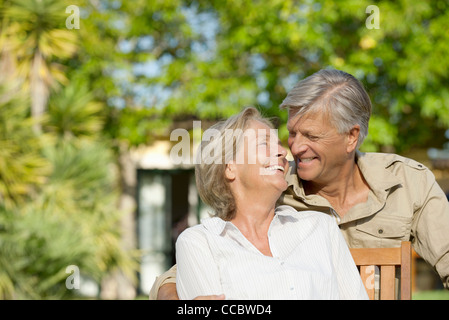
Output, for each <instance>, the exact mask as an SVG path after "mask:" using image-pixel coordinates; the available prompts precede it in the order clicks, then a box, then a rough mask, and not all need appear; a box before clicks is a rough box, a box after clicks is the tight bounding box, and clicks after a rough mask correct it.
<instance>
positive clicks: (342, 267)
mask: <svg viewBox="0 0 449 320" xmlns="http://www.w3.org/2000/svg"><path fill="white" fill-rule="evenodd" d="M328 221H329V234H330V239H331V245H332V261H333V264H334V268H335V272H336V276H337V282H338V290H339V293H340V299H342V300H363V299H368V294H367V293H366V289H365V286H364V285H363V282H362V279H361V277H360V273H359V271H358V270H357V266H356V265H355V262H354V260H353V258H352V255H351V252H350V251H349V248H348V245H347V244H346V241H345V239H344V238H343V235H342V233H341V231H340V229H339V228H338V226H337V223H336V222H335V220H334V219H333V218H329V219H328Z"/></svg>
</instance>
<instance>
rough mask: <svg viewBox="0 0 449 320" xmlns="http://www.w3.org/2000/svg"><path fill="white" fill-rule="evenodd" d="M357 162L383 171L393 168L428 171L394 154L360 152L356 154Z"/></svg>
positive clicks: (418, 163)
mask: <svg viewBox="0 0 449 320" xmlns="http://www.w3.org/2000/svg"><path fill="white" fill-rule="evenodd" d="M358 161H363V162H365V163H367V164H369V165H370V166H371V167H382V168H385V169H388V168H395V167H407V168H411V169H415V170H426V169H428V168H427V167H426V166H425V165H424V164H422V163H421V162H418V161H416V160H414V159H411V158H408V157H405V156H401V155H398V154H395V153H381V152H365V153H362V152H360V153H358Z"/></svg>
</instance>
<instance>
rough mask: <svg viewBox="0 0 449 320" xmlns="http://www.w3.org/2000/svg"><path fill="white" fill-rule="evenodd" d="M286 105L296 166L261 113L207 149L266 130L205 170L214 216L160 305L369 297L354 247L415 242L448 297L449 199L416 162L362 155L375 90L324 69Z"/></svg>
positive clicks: (184, 252) (199, 178) (193, 232)
mask: <svg viewBox="0 0 449 320" xmlns="http://www.w3.org/2000/svg"><path fill="white" fill-rule="evenodd" d="M280 107H281V108H287V109H288V122H287V128H288V131H289V138H288V146H289V148H290V150H291V152H292V154H293V156H294V162H292V163H290V165H289V163H288V161H287V160H286V154H287V152H286V150H285V149H284V148H283V147H282V145H281V144H280V142H279V140H278V138H277V136H275V132H276V131H274V130H270V129H272V124H271V123H270V122H269V121H268V120H266V119H264V118H263V117H262V116H261V115H260V114H259V112H258V111H257V110H256V109H254V108H251V107H249V108H245V109H244V110H243V111H242V112H241V113H239V114H238V115H235V116H232V117H231V118H229V119H228V120H226V121H223V122H220V123H218V124H216V125H214V126H213V129H215V130H218V132H220V133H221V136H220V137H219V139H218V138H217V139H212V140H210V141H204V140H203V141H202V143H201V146H200V148H201V149H202V150H204V149H205V148H210V147H211V144H214V143H215V144H216V143H217V142H218V141H217V140H220V139H222V140H223V139H225V134H224V133H225V131H226V130H228V129H231V130H238V129H240V131H241V132H244V131H245V130H253V131H254V132H256V134H255V136H254V139H244V135H243V133H242V134H241V135H240V136H237V139H236V141H235V143H234V144H233V146H232V147H233V148H234V151H235V153H234V152H232V154H233V157H232V158H231V159H226V161H223V162H219V164H216V162H212V163H210V161H209V162H207V163H205V162H202V163H200V164H197V165H196V168H195V169H196V172H195V174H196V183H197V188H198V191H199V194H200V196H201V198H202V199H203V201H204V202H205V203H206V204H208V205H209V206H210V207H212V208H213V209H214V211H215V212H214V216H213V217H210V218H207V219H203V220H202V223H201V224H200V225H197V226H194V227H191V228H188V229H187V230H185V231H184V232H183V233H182V234H181V235H180V236H179V237H178V240H177V243H176V260H177V266H174V267H173V268H171V269H170V270H169V271H167V272H166V273H164V274H163V275H161V276H160V277H158V278H157V279H156V281H155V283H154V285H153V288H152V289H151V292H150V299H178V298H180V299H194V298H200V299H201V298H204V299H225V298H226V299H253V300H255V299H367V294H366V291H365V289H364V286H363V284H362V281H361V279H360V276H359V273H358V271H357V268H356V266H355V264H354V261H353V260H352V257H351V254H350V251H349V249H348V246H349V247H354V248H356V247H394V246H399V245H400V242H401V241H407V240H409V241H411V242H412V245H413V248H414V249H415V251H416V252H417V253H418V254H419V255H420V256H421V257H422V258H423V259H425V260H426V261H427V262H428V263H429V264H430V265H431V266H432V267H433V268H434V269H435V270H436V272H437V273H438V274H439V275H440V277H441V279H442V281H443V283H444V286H445V287H446V288H448V284H449V280H448V276H449V203H448V201H447V199H446V196H445V193H444V192H443V191H442V190H441V188H440V187H439V186H438V184H437V183H436V181H435V178H434V176H433V174H432V173H431V171H430V170H429V169H427V168H426V167H424V166H423V165H422V164H420V163H417V162H416V161H414V160H411V159H407V158H404V157H401V156H398V155H394V154H380V153H366V154H363V153H360V152H359V151H358V147H359V146H360V145H361V143H362V142H363V139H364V138H365V137H366V135H367V133H368V122H369V118H370V114H371V102H370V99H369V97H368V94H367V93H366V91H365V90H364V88H363V85H362V84H361V83H360V82H359V81H358V80H357V79H355V78H354V77H353V76H351V75H350V74H347V73H345V72H342V71H339V70H330V69H326V70H321V71H319V72H317V73H315V74H313V75H311V76H310V77H308V78H306V79H304V80H302V81H300V82H299V83H298V84H297V85H296V86H295V87H294V88H293V89H292V90H291V92H290V93H289V94H288V95H287V97H286V99H285V100H284V101H283V103H282V104H281V106H280ZM273 135H274V136H273ZM222 142H223V141H222ZM220 145H221V147H222V148H223V149H222V151H223V152H222V154H221V155H219V156H223V157H225V156H226V154H229V151H230V150H229V149H228V150H225V149H224V148H225V144H224V143H222V144H220ZM254 147H256V148H254ZM250 150H256V152H252V151H250ZM218 154H220V153H218ZM239 156H240V157H241V158H239V159H244V161H235V160H236V159H237V157H239ZM220 163H221V164H220Z"/></svg>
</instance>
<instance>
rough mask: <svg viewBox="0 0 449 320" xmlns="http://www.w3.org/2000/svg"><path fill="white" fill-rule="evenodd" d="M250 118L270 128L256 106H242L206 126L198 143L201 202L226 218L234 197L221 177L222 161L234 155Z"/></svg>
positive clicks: (233, 209) (232, 208)
mask: <svg viewBox="0 0 449 320" xmlns="http://www.w3.org/2000/svg"><path fill="white" fill-rule="evenodd" d="M252 120H255V121H259V122H262V123H264V124H266V125H268V126H269V127H270V128H271V129H272V128H273V124H272V123H271V122H270V121H269V120H268V119H266V118H264V117H262V115H261V114H260V112H259V111H258V110H257V109H256V108H254V107H246V108H245V109H244V110H243V111H241V112H240V113H239V114H236V115H234V116H231V117H230V118H229V119H227V120H225V121H220V122H218V123H216V124H214V125H213V126H211V127H210V128H209V129H207V130H206V131H205V132H204V134H203V140H202V141H201V144H200V146H199V147H198V151H197V156H196V164H195V180H196V186H197V189H198V193H199V195H200V197H201V199H202V200H203V202H204V203H206V204H207V205H209V206H210V207H211V208H212V209H213V210H214V212H215V216H218V217H220V218H222V219H223V220H226V221H229V220H231V219H232V218H233V217H234V216H235V212H236V204H235V199H234V196H233V195H232V193H231V189H230V186H229V183H228V181H227V179H226V177H225V170H226V165H227V164H228V163H229V161H230V160H235V159H236V154H237V150H238V149H239V146H240V144H241V143H242V141H243V140H244V138H245V132H244V131H245V130H246V129H247V128H248V126H249V124H250V121H252ZM211 151H213V152H211Z"/></svg>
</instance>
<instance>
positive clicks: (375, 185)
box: [285, 150, 402, 200]
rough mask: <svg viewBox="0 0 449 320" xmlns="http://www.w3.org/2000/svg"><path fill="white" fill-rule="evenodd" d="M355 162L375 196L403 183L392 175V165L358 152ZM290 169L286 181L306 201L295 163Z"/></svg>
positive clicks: (290, 162) (291, 162) (290, 163)
mask: <svg viewBox="0 0 449 320" xmlns="http://www.w3.org/2000/svg"><path fill="white" fill-rule="evenodd" d="M355 161H356V162H357V165H358V167H359V169H360V171H361V172H362V175H363V177H364V178H365V181H367V183H368V185H369V187H370V189H371V190H372V191H373V192H374V194H376V195H379V194H382V193H384V192H385V191H387V190H389V189H391V188H392V187H394V186H397V185H399V184H401V183H402V181H401V180H400V179H399V178H397V177H396V176H395V175H392V174H391V172H389V171H388V170H387V168H388V167H389V166H390V165H391V163H380V162H379V159H378V158H373V157H367V156H366V154H365V153H363V152H360V151H358V150H357V151H356V154H355ZM289 165H290V166H289V169H288V171H287V175H286V177H285V178H286V180H287V183H288V186H289V188H291V189H293V192H294V193H295V195H296V196H297V197H299V198H300V199H303V200H304V199H305V198H306V195H305V192H304V187H303V185H302V182H301V179H299V177H298V175H297V174H296V163H295V161H289Z"/></svg>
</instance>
